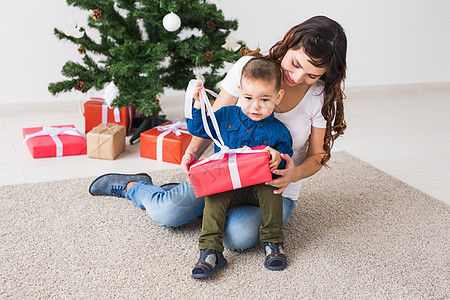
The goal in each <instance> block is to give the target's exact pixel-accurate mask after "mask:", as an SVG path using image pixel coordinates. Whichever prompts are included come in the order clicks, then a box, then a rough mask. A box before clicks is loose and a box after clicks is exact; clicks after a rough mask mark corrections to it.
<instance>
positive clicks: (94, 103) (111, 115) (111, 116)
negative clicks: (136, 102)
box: [83, 97, 136, 133]
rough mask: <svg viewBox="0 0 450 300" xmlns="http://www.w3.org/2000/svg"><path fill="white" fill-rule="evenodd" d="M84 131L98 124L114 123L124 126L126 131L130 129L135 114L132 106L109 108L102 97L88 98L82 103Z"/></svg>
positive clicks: (86, 131)
mask: <svg viewBox="0 0 450 300" xmlns="http://www.w3.org/2000/svg"><path fill="white" fill-rule="evenodd" d="M83 115H84V120H85V133H88V132H89V131H91V130H92V129H93V128H94V127H96V126H97V125H99V124H106V123H115V124H118V125H121V126H125V128H126V129H127V133H128V132H129V131H130V129H131V123H132V121H133V117H134V116H135V115H136V108H135V107H134V106H128V107H122V108H121V109H120V110H119V109H118V108H116V107H115V108H109V107H108V104H106V102H105V100H104V99H103V98H94V97H92V98H90V100H89V101H86V102H85V103H84V113H83Z"/></svg>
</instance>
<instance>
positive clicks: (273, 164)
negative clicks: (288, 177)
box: [264, 146, 281, 172]
mask: <svg viewBox="0 0 450 300" xmlns="http://www.w3.org/2000/svg"><path fill="white" fill-rule="evenodd" d="M264 150H265V151H267V152H269V154H270V161H269V166H270V171H271V172H273V171H274V170H276V168H278V165H279V164H280V163H281V156H280V152H278V151H277V150H275V149H273V148H271V147H269V146H267V147H266V148H264Z"/></svg>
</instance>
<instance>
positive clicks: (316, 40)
mask: <svg viewBox="0 0 450 300" xmlns="http://www.w3.org/2000/svg"><path fill="white" fill-rule="evenodd" d="M346 52H347V39H346V36H345V33H344V30H343V29H342V27H341V26H340V25H339V24H338V23H337V22H335V21H333V20H331V19H329V18H327V17H324V16H316V17H312V18H310V19H308V20H307V21H305V22H303V23H301V24H299V25H297V26H294V27H293V28H291V29H290V30H289V31H288V32H287V33H286V35H285V36H284V38H283V40H281V41H279V42H277V43H276V44H275V45H274V46H273V47H272V48H271V49H270V51H269V54H268V57H269V58H271V59H273V60H275V61H277V62H279V63H280V65H281V67H282V70H283V81H282V89H284V91H285V93H284V97H283V99H282V101H281V103H280V104H279V105H277V106H276V108H275V117H276V118H278V119H279V120H281V121H282V122H283V123H284V124H285V125H286V126H287V127H288V129H289V131H290V132H291V135H292V138H293V142H294V147H293V151H294V155H293V156H292V158H291V157H289V156H287V155H284V156H282V158H283V159H284V160H286V168H285V169H284V170H275V171H274V172H273V173H274V174H277V175H280V177H278V178H276V179H273V180H272V181H270V182H268V183H267V184H268V185H272V186H274V187H276V188H277V189H276V190H275V191H274V192H275V193H282V196H283V221H284V222H285V221H286V220H287V218H288V217H289V215H290V214H291V213H292V211H293V209H294V207H295V201H296V200H297V199H298V196H299V193H300V188H301V182H302V179H304V178H307V177H309V176H311V175H313V174H315V173H316V172H318V171H319V170H320V169H321V168H322V166H323V165H325V164H326V162H327V161H328V160H329V159H330V156H331V154H330V151H331V147H332V146H333V142H334V140H335V139H336V138H337V137H338V136H339V135H341V134H342V133H343V131H344V130H345V128H346V125H345V121H344V111H343V108H344V107H343V98H344V94H343V91H342V84H343V81H344V79H345V74H346ZM248 54H249V56H244V57H242V58H241V59H239V60H238V61H237V62H236V64H235V65H234V66H233V67H232V69H231V70H230V72H229V73H228V74H227V76H226V77H225V79H224V80H223V82H222V90H221V92H220V96H221V97H220V98H217V100H216V101H215V103H214V105H213V109H214V110H217V109H219V108H220V107H222V106H225V105H239V103H237V100H238V96H239V92H238V85H239V82H240V76H241V70H242V67H243V66H244V65H245V63H246V62H247V61H248V60H249V59H251V57H252V56H262V55H261V54H260V53H259V49H258V50H257V51H254V52H251V53H248ZM209 144H210V141H209V140H204V139H200V138H196V137H194V138H193V139H192V141H191V144H190V145H189V147H188V149H187V150H186V153H185V155H184V156H183V160H182V163H181V166H182V169H183V171H184V172H185V174H187V171H188V167H189V165H190V163H192V162H193V161H194V160H196V159H198V158H199V157H200V156H201V155H202V154H203V152H204V151H205V150H206V148H207V147H208V146H209ZM89 191H90V193H91V194H92V195H115V196H119V197H126V198H128V199H131V200H132V201H133V202H134V203H135V204H136V205H137V206H139V207H141V208H145V209H146V210H147V212H148V214H149V216H150V217H151V218H152V219H153V220H155V221H156V222H158V223H159V224H161V225H162V226H167V227H177V226H180V225H182V224H185V223H187V222H189V221H191V220H192V219H194V218H196V217H199V216H201V215H202V212H203V207H204V199H203V198H196V197H195V195H194V192H193V189H192V187H191V185H190V184H189V183H188V181H184V182H183V183H181V184H171V185H166V186H162V187H159V186H155V185H152V184H151V178H150V177H149V176H148V175H146V174H136V175H122V174H106V175H103V176H100V177H99V178H97V179H96V180H95V181H94V182H93V183H92V184H91V186H90V188H89ZM261 224H262V219H261V211H260V209H259V207H255V206H238V207H234V208H232V209H230V210H228V213H227V222H226V225H225V237H224V239H223V244H224V246H226V247H228V248H231V249H233V250H238V251H242V250H244V249H247V248H250V247H252V246H254V245H255V244H257V243H258V242H259V239H258V230H259V227H260V226H261Z"/></svg>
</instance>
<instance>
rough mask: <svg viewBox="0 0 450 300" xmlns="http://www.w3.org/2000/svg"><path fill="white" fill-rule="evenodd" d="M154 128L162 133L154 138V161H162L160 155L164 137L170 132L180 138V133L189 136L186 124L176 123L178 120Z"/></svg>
mask: <svg viewBox="0 0 450 300" xmlns="http://www.w3.org/2000/svg"><path fill="white" fill-rule="evenodd" d="M156 128H157V129H158V130H160V131H163V132H162V133H161V134H159V135H158V137H157V138H156V160H158V161H163V160H162V153H163V140H164V137H165V136H166V135H168V134H169V133H171V132H173V133H175V134H176V135H177V136H180V135H181V134H182V133H187V134H189V131H187V126H186V123H184V122H183V123H181V122H180V121H178V119H174V122H173V123H172V124H168V125H160V126H156Z"/></svg>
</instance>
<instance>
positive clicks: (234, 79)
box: [221, 56, 327, 201]
mask: <svg viewBox="0 0 450 300" xmlns="http://www.w3.org/2000/svg"><path fill="white" fill-rule="evenodd" d="M252 58H253V57H251V56H243V57H241V58H240V59H239V60H238V61H237V62H236V63H235V64H234V65H233V67H232V68H231V69H230V71H229V72H228V73H227V75H226V76H225V78H224V79H223V81H222V83H221V84H222V88H223V89H225V90H226V91H227V92H228V93H229V94H231V95H233V96H235V97H239V88H238V85H239V84H240V81H241V74H242V68H243V67H244V66H245V64H246V63H247V62H248V61H249V60H250V59H252ZM323 87H324V84H323V82H322V81H320V80H319V81H317V82H315V83H314V84H312V85H311V87H310V88H309V89H308V91H307V92H306V94H305V96H304V97H303V99H302V100H301V101H300V102H299V103H298V104H297V106H296V107H294V108H293V109H291V110H290V111H288V112H284V113H275V117H276V118H277V119H278V120H280V121H281V122H283V123H284V125H286V127H287V128H288V129H289V131H290V132H291V135H292V140H293V149H292V150H293V152H294V154H293V155H292V159H293V161H294V164H295V165H296V166H298V165H300V164H301V163H302V162H303V161H304V160H305V157H306V152H307V151H308V143H309V136H310V134H311V126H314V127H317V128H325V127H326V124H327V122H326V121H325V118H324V117H323V116H322V106H323V101H324V100H323V93H322V91H323ZM281 101H283V100H281ZM236 105H240V103H239V101H238V103H236ZM301 185H302V180H299V181H297V182H291V183H290V184H289V185H288V186H287V187H286V189H285V190H284V192H283V196H284V197H288V198H290V199H292V200H294V201H296V200H297V199H298V197H299V194H300V188H301Z"/></svg>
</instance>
